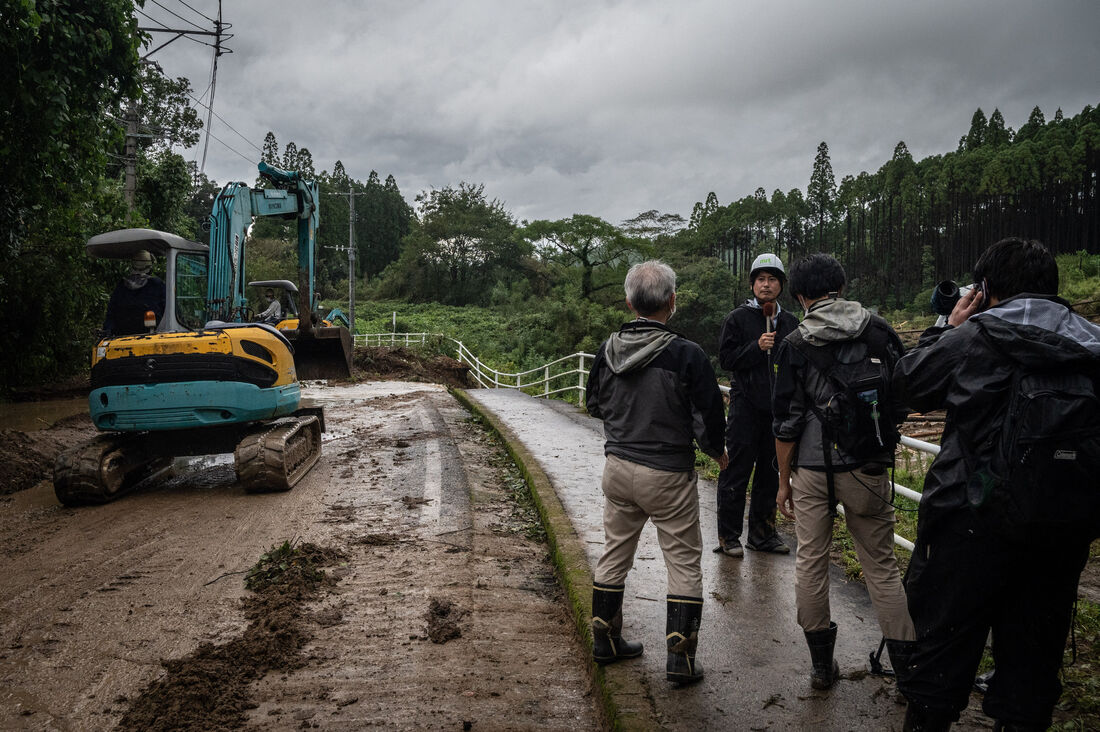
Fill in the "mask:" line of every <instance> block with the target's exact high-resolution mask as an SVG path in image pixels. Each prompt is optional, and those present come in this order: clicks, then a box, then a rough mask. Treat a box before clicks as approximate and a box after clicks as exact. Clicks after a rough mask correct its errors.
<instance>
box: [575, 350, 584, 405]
mask: <svg viewBox="0 0 1100 732" xmlns="http://www.w3.org/2000/svg"><path fill="white" fill-rule="evenodd" d="M578 358H579V364H578V366H577V400H578V401H580V402H583V401H584V354H583V353H582V354H580V356H579V357H578Z"/></svg>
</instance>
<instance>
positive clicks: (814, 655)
mask: <svg viewBox="0 0 1100 732" xmlns="http://www.w3.org/2000/svg"><path fill="white" fill-rule="evenodd" d="M806 643H807V644H808V645H809V646H810V663H812V664H813V670H812V671H810V686H812V687H814V688H815V689H822V690H824V689H829V688H832V686H833V684H835V683H836V680H837V678H838V677H839V676H840V666H839V665H838V664H837V662H836V661H835V660H833V646H835V645H836V623H829V627H828V628H826V629H825V630H815V631H812V632H811V631H807V632H806Z"/></svg>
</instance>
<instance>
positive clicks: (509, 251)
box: [379, 182, 526, 305]
mask: <svg viewBox="0 0 1100 732" xmlns="http://www.w3.org/2000/svg"><path fill="white" fill-rule="evenodd" d="M416 202H417V204H418V207H419V216H418V217H417V218H416V219H415V220H414V221H413V224H412V228H411V230H410V232H409V234H408V236H406V237H405V239H404V241H403V243H402V245H403V248H402V251H401V256H400V258H399V259H398V260H397V261H396V262H394V263H393V264H391V265H390V266H389V267H387V269H386V271H385V272H384V273H383V281H382V282H381V283H380V286H379V287H380V291H381V292H382V293H383V294H387V295H390V296H397V297H402V298H407V299H409V300H412V301H417V302H429V301H433V300H434V301H436V302H442V303H445V304H450V305H467V304H484V303H486V302H488V301H489V299H490V295H491V293H492V291H493V289H494V287H495V286H496V285H497V284H498V283H500V282H501V281H507V280H508V279H512V278H515V277H516V276H517V275H518V270H519V267H520V265H521V259H522V257H523V255H524V254H525V253H526V252H525V247H523V246H522V244H521V242H522V240H521V239H519V238H518V237H516V236H515V231H516V223H515V220H514V219H513V217H512V214H511V213H509V212H508V211H507V210H506V209H505V208H504V204H503V203H502V202H501V201H499V200H498V199H495V198H494V199H489V198H487V197H486V196H485V186H484V185H480V184H478V185H475V184H473V183H465V182H462V183H459V184H458V186H457V187H455V186H447V187H446V188H442V189H432V190H430V191H423V192H421V193H420V194H418V195H417V197H416Z"/></svg>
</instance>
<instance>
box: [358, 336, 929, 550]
mask: <svg viewBox="0 0 1100 732" xmlns="http://www.w3.org/2000/svg"><path fill="white" fill-rule="evenodd" d="M429 338H442V339H445V340H448V341H450V342H452V343H454V344H455V352H456V358H457V359H458V360H459V361H461V362H462V363H464V364H466V365H467V366H469V367H470V374H471V375H472V376H473V378H474V380H475V381H477V383H478V384H479V385H481V387H482V388H485V389H526V390H527V393H529V394H531V395H532V396H535V397H542V398H547V397H552V396H555V395H557V394H564V393H566V392H570V391H576V392H577V395H578V402H579V403H580V404H584V389H585V377H586V376H587V375H588V371H589V368H590V366H591V361H592V359H594V358H595V356H594V355H593V354H591V353H580V352H578V353H574V354H572V355H569V356H564V357H562V358H559V359H557V360H556V361H551V362H550V363H547V364H544V365H542V366H539V367H538V368H533V369H528V370H527V371H520V372H518V373H509V372H507V371H498V370H497V369H494V368H493V367H492V366H489V365H487V364H485V363H482V361H481V359H479V358H478V357H477V356H475V355H474V354H473V353H472V352H471V351H470V349H469V348H467V347H466V346H465V345H463V343H462V341H460V340H456V339H454V338H451V337H450V336H446V335H443V334H442V333H366V334H360V335H356V336H355V345H357V346H391V347H396V346H411V345H420V344H424V343H426V342H427V340H428V339H429ZM586 362H587V364H588V365H586ZM573 377H576V378H575V380H574V378H573ZM562 379H565V380H567V382H569V383H566V385H565V386H556V384H560V383H561V380H562ZM551 384H555V386H554V388H551ZM540 387H541V388H540ZM719 388H720V389H721V390H722V392H723V393H724V394H728V393H729V387H728V386H720V387H719ZM532 390H533V391H532ZM901 445H902V447H907V448H909V449H911V450H917V451H919V452H925V453H929V454H931V455H939V454H940V446H939V445H935V444H933V443H931V442H925V441H924V440H917V439H914V438H912V437H906V436H904V435H903V436H902V438H901ZM893 486H894V492H895V493H897V494H898V495H901V496H905V497H906V498H908V499H910V500H912V501H916V502H917V503H920V499H921V494H920V493H918V492H917V491H915V490H913V489H912V488H907V487H906V486H903V485H898V484H897V483H894V484H893ZM838 510H839V511H840V513H841V514H843V513H844V507H843V506H838ZM894 543H895V544H897V545H898V546H900V547H902V548H904V549H908V550H909V551H913V542H911V541H909V540H908V539H906V538H905V537H903V536H898V535H897V534H894Z"/></svg>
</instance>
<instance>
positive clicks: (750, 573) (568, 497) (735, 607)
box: [468, 389, 965, 730]
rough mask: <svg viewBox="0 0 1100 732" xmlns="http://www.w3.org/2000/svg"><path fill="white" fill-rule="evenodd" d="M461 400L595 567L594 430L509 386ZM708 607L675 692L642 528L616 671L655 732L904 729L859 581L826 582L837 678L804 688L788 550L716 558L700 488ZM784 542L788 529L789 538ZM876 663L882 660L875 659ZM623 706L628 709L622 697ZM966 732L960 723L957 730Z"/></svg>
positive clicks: (571, 413) (709, 500) (598, 538)
mask: <svg viewBox="0 0 1100 732" xmlns="http://www.w3.org/2000/svg"><path fill="white" fill-rule="evenodd" d="M468 394H469V396H470V397H471V398H472V399H474V400H475V401H476V402H477V403H478V404H480V405H481V406H482V407H483V408H484V409H486V410H487V411H489V412H492V413H493V414H494V415H496V416H497V418H498V419H500V420H501V421H502V422H503V423H505V424H506V425H507V426H508V428H509V429H511V430H512V431H513V433H514V434H515V435H516V436H517V437H518V438H519V439H520V441H521V442H522V443H523V445H524V447H526V449H527V450H528V451H529V452H530V453H531V454H532V455H534V457H535V459H536V460H537V461H538V463H539V466H540V467H541V468H542V470H543V472H545V473H546V475H547V476H548V477H549V479H550V481H551V483H552V484H553V486H554V489H555V491H556V493H557V495H558V497H559V499H560V500H561V502H562V504H563V506H564V507H565V510H566V513H567V514H568V516H569V518H570V520H571V521H572V523H573V526H574V528H575V529H576V531H577V534H578V535H579V536H580V539H581V541H583V542H584V545H585V553H586V554H587V557H588V560H589V565H590V566H591V567H595V563H596V560H597V559H598V557H599V555H600V553H601V552H602V550H603V528H602V523H601V515H602V510H603V508H602V507H603V494H602V493H601V491H600V475H601V473H602V471H603V462H604V458H603V437H602V425H601V423H600V422H599V421H598V420H595V419H593V418H591V417H588V416H587V415H585V414H584V413H582V412H580V411H579V410H578V409H576V408H575V407H572V406H570V405H568V404H565V403H563V402H557V401H553V400H549V401H547V400H541V399H535V398H533V397H529V396H527V395H525V394H522V393H519V392H516V391H511V390H504V389H500V390H486V389H477V390H471V391H469V392H468ZM699 500H700V507H701V515H702V523H703V543H704V547H705V551H704V553H703V583H704V584H703V587H704V590H703V592H704V599H705V604H704V608H703V622H702V628H701V630H700V644H699V654H698V658H699V660H700V662H701V664H702V665H703V668H704V669H705V671H706V678H705V679H704V680H703V681H702V682H701V683H700V684H697V685H695V686H692V687H688V688H685V689H672V688H671V687H670V685H669V684H668V683H667V682H666V681H665V678H664V663H665V653H664V651H663V649H664V623H665V603H664V596H665V589H666V573H665V566H664V560H663V559H662V557H661V551H660V548H659V546H658V544H657V535H656V531H655V530H654V529H653V527H652V525H651V524H647V526H646V529H645V530H644V531H643V534H642V539H641V542H640V544H639V547H638V552H637V555H636V558H635V563H634V569H633V570H632V571H631V573H630V577H629V578H628V580H627V588H626V599H625V601H624V607H623V614H624V635H627V637H629V638H631V639H634V640H640V641H642V642H643V643H644V644H645V646H646V652H645V654H644V655H643V656H642V658H641V659H639V660H637V661H628V662H625V663H621V664H618V665H617V667H616V672H617V670H618V668H624V667H628V666H629V668H630V671H631V673H635V674H637V675H638V677H639V680H640V683H641V684H642V686H643V688H644V689H646V691H647V693H648V696H649V697H651V699H652V701H651V702H644V701H641V702H637V703H639V704H650V705H651V709H650V711H649V713H650V714H651V715H652V718H653V721H654V723H655V724H656V725H659V726H660V727H661V728H664V729H674V730H679V729H684V730H686V729H738V730H783V729H814V730H890V729H901V726H902V718H903V717H904V706H902V705H899V704H897V703H896V702H895V689H894V685H893V681H892V680H883V679H881V678H877V677H872V676H869V675H866V672H867V670H868V668H869V665H868V654H869V653H870V651H872V650H874V649H877V648H878V643H879V639H880V632H879V628H878V624H877V622H876V621H875V618H874V614H873V612H872V610H871V604H870V600H869V599H868V597H867V593H866V590H865V589H864V587H863V585H862V584H859V583H854V582H853V583H850V582H845V581H844V579H843V575H842V573H841V572H840V571H839V570H835V569H834V573H833V577H832V612H833V619H834V620H835V621H836V622H837V624H838V625H839V626H840V632H839V636H838V639H837V649H836V658H837V660H838V661H839V663H840V668H841V674H842V680H841V681H840V682H839V683H838V684H837V686H835V687H834V688H833V689H832V690H830V691H828V692H817V691H814V690H813V689H811V688H810V684H809V653H808V651H807V650H806V644H805V640H804V638H803V635H802V631H801V629H800V628H799V627H798V625H797V623H796V621H795V610H794V554H793V552H792V553H791V554H790V555H787V556H783V555H770V554H758V553H755V552H746V556H745V557H744V558H743V559H733V558H729V557H724V556H722V555H718V554H713V553H712V552H711V551H710V549H711V548H713V547H714V546H715V545H716V544H717V535H716V527H715V514H714V506H715V486H714V484H713V483H711V482H709V481H700V483H699ZM786 539H787V542H788V544H791V545H792V546H793V542H794V538H793V527H789V528H788V530H787V532H786ZM884 655H885V654H884ZM626 703H628V704H629V703H634V702H630V701H629V700H627V701H626ZM959 728H960V729H965V727H959Z"/></svg>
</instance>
